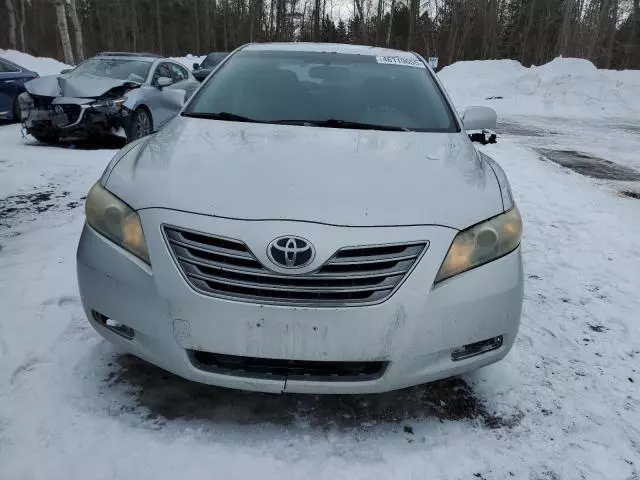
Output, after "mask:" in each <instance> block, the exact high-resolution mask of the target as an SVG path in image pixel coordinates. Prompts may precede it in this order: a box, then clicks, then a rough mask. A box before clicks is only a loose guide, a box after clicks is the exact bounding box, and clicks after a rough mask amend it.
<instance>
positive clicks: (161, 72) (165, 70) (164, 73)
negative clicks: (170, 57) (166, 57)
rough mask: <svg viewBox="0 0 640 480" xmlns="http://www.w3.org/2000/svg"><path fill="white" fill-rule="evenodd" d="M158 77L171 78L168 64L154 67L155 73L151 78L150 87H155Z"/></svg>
mask: <svg viewBox="0 0 640 480" xmlns="http://www.w3.org/2000/svg"><path fill="white" fill-rule="evenodd" d="M160 77H169V78H173V75H172V74H171V64H170V63H166V62H165V63H161V64H160V65H158V66H157V67H156V71H155V72H154V73H153V78H152V79H151V85H156V84H157V83H158V79H159V78H160Z"/></svg>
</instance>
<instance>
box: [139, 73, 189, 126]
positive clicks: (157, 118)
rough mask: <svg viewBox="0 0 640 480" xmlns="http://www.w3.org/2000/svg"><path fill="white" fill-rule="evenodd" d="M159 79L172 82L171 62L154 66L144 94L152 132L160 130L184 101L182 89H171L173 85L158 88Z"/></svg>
mask: <svg viewBox="0 0 640 480" xmlns="http://www.w3.org/2000/svg"><path fill="white" fill-rule="evenodd" d="M161 77H167V78H170V79H171V80H172V81H173V80H174V76H173V73H172V69H171V62H160V63H158V65H156V67H155V70H154V71H153V73H152V75H151V81H150V84H149V88H148V89H147V92H145V93H146V94H145V103H146V105H147V106H148V107H149V109H150V110H151V115H152V116H153V126H154V130H158V129H160V128H161V127H162V126H163V125H164V124H165V123H167V122H168V121H169V120H171V119H172V118H173V117H174V116H175V115H176V114H177V113H178V112H179V111H180V109H181V108H182V106H183V105H184V99H185V91H184V89H176V88H172V87H174V86H175V85H174V84H172V85H170V86H168V87H164V88H162V87H160V86H159V85H158V79H159V78H161Z"/></svg>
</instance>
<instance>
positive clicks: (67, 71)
mask: <svg viewBox="0 0 640 480" xmlns="http://www.w3.org/2000/svg"><path fill="white" fill-rule="evenodd" d="M71 70H73V68H65V69H64V70H62V71H61V72H60V75H64V74H65V73H69V72H70V71H71Z"/></svg>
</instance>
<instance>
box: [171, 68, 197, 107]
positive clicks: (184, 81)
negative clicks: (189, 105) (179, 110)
mask: <svg viewBox="0 0 640 480" xmlns="http://www.w3.org/2000/svg"><path fill="white" fill-rule="evenodd" d="M171 74H172V78H173V82H174V83H173V85H171V87H170V88H172V89H177V90H184V91H185V97H184V100H185V102H186V101H187V100H188V99H189V98H190V97H191V95H193V92H195V91H196V89H197V88H198V87H199V86H200V82H198V81H197V80H196V79H195V78H193V76H192V75H191V74H190V73H189V70H187V69H186V68H185V67H183V66H182V65H179V64H177V63H175V62H171Z"/></svg>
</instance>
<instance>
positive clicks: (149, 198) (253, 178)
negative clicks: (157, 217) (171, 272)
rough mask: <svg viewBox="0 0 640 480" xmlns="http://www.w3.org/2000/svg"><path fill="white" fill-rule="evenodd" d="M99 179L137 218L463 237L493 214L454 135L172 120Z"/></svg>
mask: <svg viewBox="0 0 640 480" xmlns="http://www.w3.org/2000/svg"><path fill="white" fill-rule="evenodd" d="M102 181H103V183H104V184H105V185H106V187H107V188H108V189H109V190H110V191H111V192H113V193H114V194H115V195H117V196H118V197H120V198H121V199H123V200H124V201H125V202H127V203H129V204H130V205H131V206H132V207H133V208H134V209H136V210H139V209H143V208H153V207H158V208H170V209H176V210H182V211H187V212H193V213H199V214H204V215H213V216H219V217H227V218H238V219H251V220H265V219H271V220H297V221H309V222H319V223H325V224H331V225H349V226H392V225H398V226H399V225H443V226H447V227H452V228H457V229H463V228H466V227H468V226H470V225H473V224H475V223H477V222H479V221H481V220H484V219H486V218H489V217H492V216H494V215H497V214H499V213H501V212H502V211H503V204H502V196H501V192H500V187H499V185H498V182H497V180H496V177H495V174H494V173H493V170H492V169H491V167H490V166H489V165H488V164H487V163H486V162H484V161H483V160H482V159H481V157H480V156H479V155H478V153H477V151H476V150H475V148H474V147H473V145H472V144H471V142H470V141H469V140H468V138H466V135H465V134H464V133H418V132H387V131H374V130H349V129H330V128H319V127H305V126H288V125H270V124H255V123H236V122H227V121H217V120H203V119H193V118H184V117H177V118H176V119H174V120H173V121H172V122H171V123H169V124H168V125H167V126H166V127H165V128H163V129H162V130H161V131H160V132H159V133H157V134H156V135H154V136H152V137H149V138H148V139H147V140H146V141H143V142H140V143H138V144H136V145H135V146H133V147H131V148H130V150H128V152H127V153H124V154H121V158H118V157H117V158H115V159H114V161H112V164H111V165H110V166H109V167H108V169H107V171H105V174H104V175H103V179H102Z"/></svg>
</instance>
